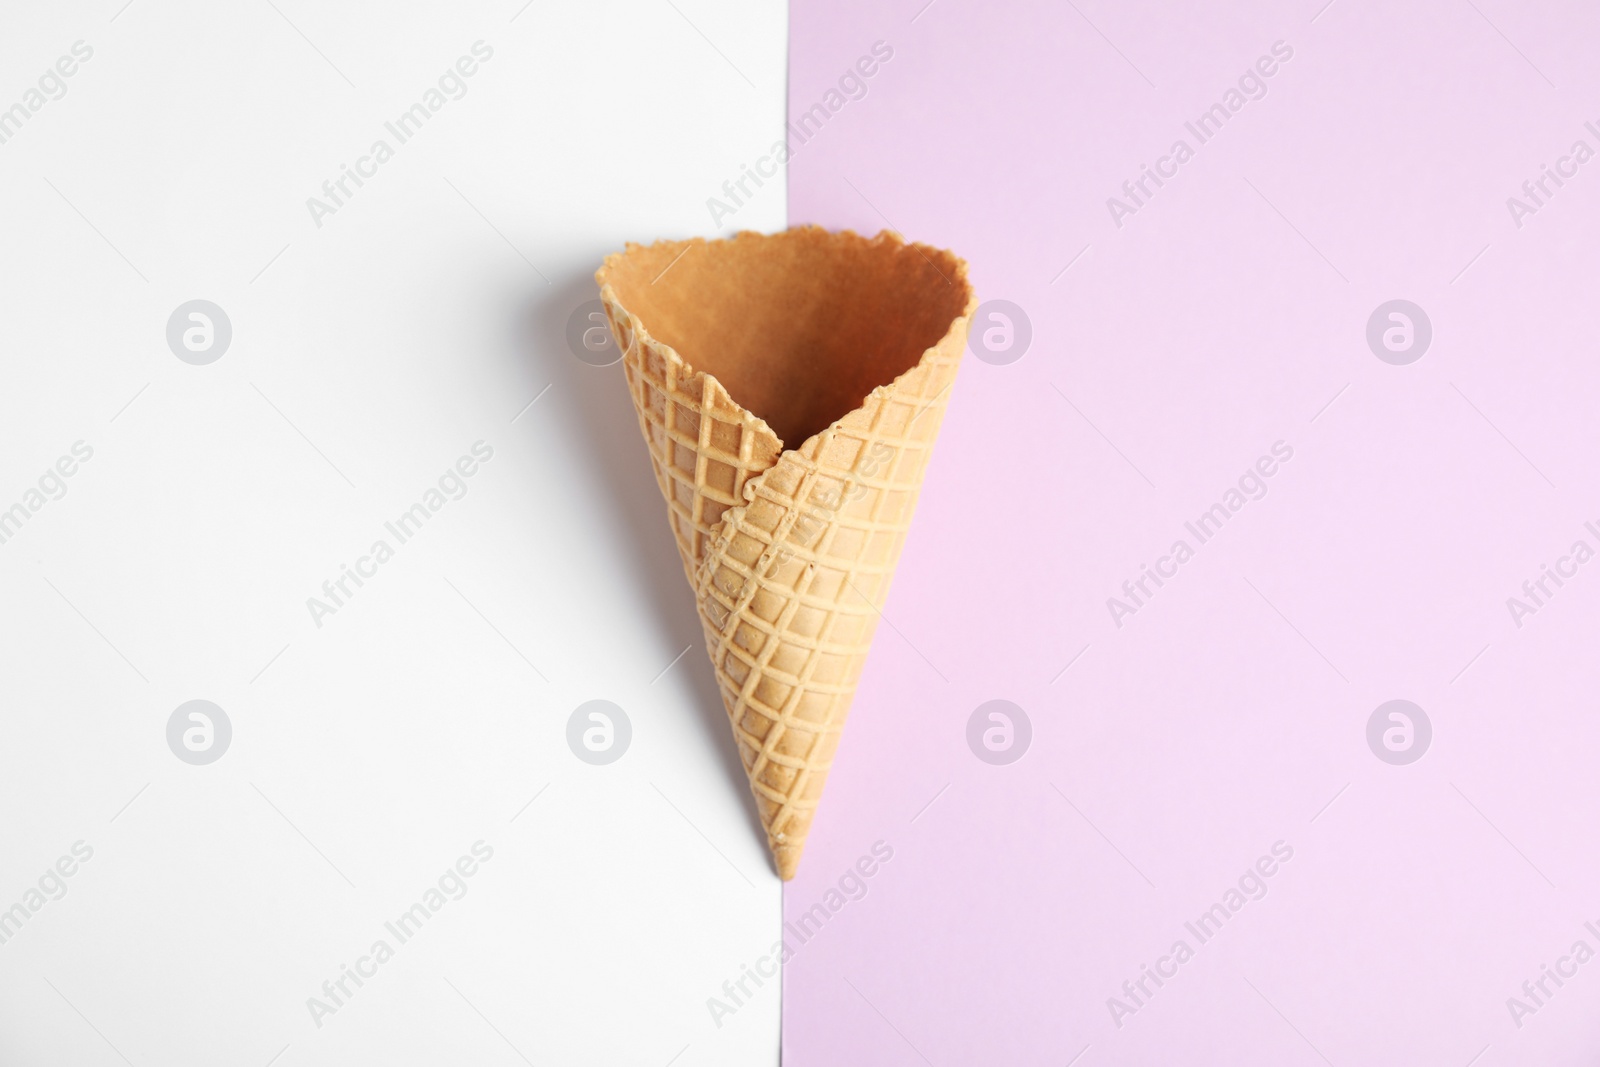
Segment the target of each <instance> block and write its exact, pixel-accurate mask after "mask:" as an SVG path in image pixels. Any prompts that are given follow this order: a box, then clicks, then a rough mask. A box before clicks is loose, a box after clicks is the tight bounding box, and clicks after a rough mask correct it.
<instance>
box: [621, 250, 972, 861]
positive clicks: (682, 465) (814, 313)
mask: <svg viewBox="0 0 1600 1067" xmlns="http://www.w3.org/2000/svg"><path fill="white" fill-rule="evenodd" d="M595 280H596V281H597V282H599V284H600V295H601V299H602V300H603V302H604V304H605V308H606V315H607V317H608V319H609V321H610V326H611V330H612V333H613V335H614V336H615V337H616V340H617V345H618V347H619V348H620V349H621V351H622V353H623V360H622V362H623V368H624V370H625V373H626V376H627V381H628V389H629V392H630V393H631V394H632V396H633V403H634V407H635V409H636V411H637V413H638V416H639V428H640V429H641V430H642V431H643V433H644V438H645V443H646V445H647V446H648V448H649V452H650V462H651V465H652V466H653V467H654V468H655V474H656V481H657V483H658V484H659V485H660V487H661V493H662V495H663V496H664V497H665V498H666V502H667V511H668V518H669V520H670V524H671V528H672V533H673V536H674V537H675V538H676V540H677V544H678V551H679V554H680V555H681V556H682V559H683V566H684V572H685V574H686V575H687V577H688V579H689V584H690V586H691V587H692V588H693V590H694V594H695V599H696V602H697V604H698V607H699V612H700V621H701V624H702V626H703V628H704V630H705V638H706V650H707V651H708V652H709V653H710V656H711V665H712V668H713V669H714V671H715V673H716V678H717V684H718V686H719V688H720V689H721V692H722V700H723V704H724V705H725V707H726V709H727V712H728V721H729V723H730V725H732V727H733V735H734V740H735V742H736V743H737V744H738V747H739V755H740V758H741V759H742V761H743V763H744V767H745V771H746V773H747V774H748V775H749V778H750V788H751V791H752V792H753V793H754V794H755V800H756V806H757V808H758V809H759V811H760V815H761V824H762V826H763V827H764V828H765V829H766V833H767V843H768V845H769V846H770V847H771V849H772V855H773V859H774V861H775V862H776V865H777V869H778V874H779V875H780V876H781V877H782V878H783V879H785V880H788V879H790V878H792V877H793V876H794V873H795V870H796V868H797V867H798V865H799V862H800V855H801V853H802V851H803V850H804V848H805V843H806V836H807V834H808V833H809V832H810V829H811V820H812V816H813V814H814V813H815V811H816V807H817V802H818V800H819V799H820V798H821V796H822V790H823V786H824V785H825V784H826V782H827V777H828V770H829V768H830V767H831V766H832V764H833V757H834V752H835V750H836V749H837V748H838V744H839V736H840V733H841V731H842V730H843V729H844V723H845V717H846V716H847V715H848V713H849V710H850V703H851V700H852V698H853V697H854V696H855V690H856V683H857V681H858V680H859V678H860V677H861V670H862V667H863V666H864V664H865V663H866V658H867V652H868V650H869V649H870V648H871V646H872V636H873V632H874V630H875V629H876V626H877V621H878V618H879V609H880V608H881V607H882V605H883V602H884V599H885V598H886V597H887V595H888V591H889V581H890V579H891V578H892V577H893V575H894V568H895V564H896V562H897V561H898V560H899V558H900V548H901V545H902V544H903V542H904V540H905V535H906V530H907V529H908V528H909V526H910V523H911V515H912V512H913V510H914V509H915V506H916V502H917V492H918V490H919V489H920V488H921V486H922V478H923V474H924V471H925V469H926V466H927V461H928V457H929V454H930V452H931V450H932V447H933V442H934V439H935V438H936V437H937V436H938V433H939V425H940V422H941V421H942V420H943V417H944V411H945V406H946V404H947V402H948V400H949V395H950V388H951V386H952V385H953V384H954V382H955V376H956V370H957V368H958V366H959V365H960V362H961V356H962V350H963V348H964V346H965V344H966V337H967V326H968V323H969V321H970V319H971V316H972V313H973V310H974V308H975V307H976V306H977V298H976V296H975V295H974V294H973V291H972V287H971V285H970V284H969V283H968V281H967V275H966V264H965V263H964V262H963V261H962V260H961V259H959V258H957V257H956V256H954V255H952V254H951V253H949V252H945V251H941V250H939V249H935V248H929V247H927V246H924V245H916V244H906V243H904V242H902V241H901V240H900V239H899V238H898V237H897V236H894V235H891V234H887V233H883V234H879V235H878V236H877V237H874V238H870V239H869V238H865V237H861V236H858V235H857V234H854V233H850V232H848V231H846V232H843V233H829V232H827V231H826V230H823V229H821V228H819V227H815V226H808V227H800V228H796V229H791V230H788V231H785V232H783V233H778V234H773V235H771V236H763V235H761V234H756V233H748V232H747V233H741V234H739V235H738V236H736V237H733V238H731V239H727V240H717V241H706V240H704V239H702V238H695V239H693V240H689V241H671V242H667V241H663V242H659V243H657V244H653V245H649V246H643V245H635V244H630V245H628V246H627V250H626V251H624V252H620V253H617V254H615V255H611V256H608V257H606V260H605V263H604V265H603V266H602V267H601V268H600V270H599V271H598V272H597V273H596V275H595Z"/></svg>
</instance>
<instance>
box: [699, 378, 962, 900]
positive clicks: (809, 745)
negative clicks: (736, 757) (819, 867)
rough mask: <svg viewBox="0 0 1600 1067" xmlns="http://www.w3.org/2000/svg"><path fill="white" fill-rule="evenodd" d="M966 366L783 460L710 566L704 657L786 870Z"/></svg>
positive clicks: (742, 510)
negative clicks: (951, 394)
mask: <svg viewBox="0 0 1600 1067" xmlns="http://www.w3.org/2000/svg"><path fill="white" fill-rule="evenodd" d="M956 365H957V364H956V362H955V361H953V360H948V359H930V360H927V361H925V362H924V363H923V364H921V365H920V366H919V367H918V368H916V369H915V370H913V371H912V372H911V373H910V374H909V375H908V376H907V377H906V378H903V379H902V380H901V381H900V382H899V383H898V387H897V388H896V389H895V390H893V391H890V392H888V395H883V396H876V397H873V398H872V399H869V401H868V402H867V404H866V405H864V406H863V408H861V409H859V410H858V411H856V412H854V413H852V415H851V416H849V417H848V418H847V419H846V420H845V424H843V425H839V426H836V427H834V428H832V429H830V430H828V431H826V432H824V433H823V434H822V435H820V436H819V437H817V438H815V439H813V440H812V441H811V442H808V444H807V446H806V447H805V448H804V449H802V450H801V451H799V452H793V451H791V452H785V453H784V454H783V455H782V457H781V458H780V459H779V461H778V463H777V465H776V466H775V467H774V468H773V469H772V470H770V471H769V472H768V473H766V474H765V475H764V476H762V477H760V478H758V479H756V480H755V481H754V482H753V485H752V488H751V490H750V495H751V500H750V502H749V503H748V504H747V505H745V506H742V507H736V508H732V509H730V510H729V511H728V512H727V513H726V515H725V518H724V520H723V524H722V527H721V529H720V530H719V531H718V534H717V539H716V541H715V542H714V544H713V545H712V548H711V551H710V552H708V553H707V555H706V556H705V559H704V561H703V563H702V566H701V569H700V573H699V576H698V581H697V583H696V592H697V595H698V598H699V603H700V609H701V620H702V622H703V624H704V627H705V631H706V646H707V650H708V651H709V652H710V654H711V659H712V665H713V666H714V667H715V668H716V674H717V680H718V683H719V685H720V686H721V689H722V695H723V702H724V704H725V706H726V707H727V710H728V717H729V720H730V722H731V724H732V726H733V729H734V734H735V737H736V738H737V740H738V743H739V751H740V755H741V757H742V758H743V760H744V764H745V770H746V772H747V773H748V774H749V777H750V785H751V789H752V791H753V792H754V793H755V797H756V803H757V805H758V807H759V808H760V813H761V821H762V825H764V826H765V827H766V828H767V834H768V837H769V841H770V844H771V845H772V848H773V851H774V853H775V855H777V857H778V861H779V866H780V869H781V868H782V867H783V866H784V865H785V864H786V862H797V861H798V858H799V850H800V847H801V846H803V843H804V841H805V837H806V834H807V832H808V831H809V829H810V826H811V820H812V816H813V814H814V812H815V810H816V807H817V802H818V801H819V799H820V798H821V795H822V789H823V786H824V784H825V783H826V781H827V775H828V771H829V769H830V768H831V767H832V765H833V757H834V753H835V752H836V750H837V749H838V744H839V736H840V734H841V732H842V731H843V729H844V723H845V719H846V717H847V715H848V713H849V710H850V704H851V701H852V699H853V698H854V696H855V690H856V684H857V682H858V681H859V680H860V677H861V671H862V668H863V667H864V666H865V663H866V657H867V652H868V650H869V649H870V647H871V644H872V638H873V634H874V631H875V630H876V626H877V621H878V618H879V617H880V615H879V609H878V605H879V604H881V603H882V601H883V600H884V598H885V596H886V595H887V593H888V587H889V582H890V579H891V578H892V577H893V574H894V568H895V565H896V563H897V562H898V561H899V557H900V549H901V546H902V545H903V543H904V541H905V534H906V531H907V528H908V527H909V524H910V520H911V514H912V511H913V509H914V507H915V503H916V496H917V491H918V489H919V488H920V486H921V483H922V476H923V471H924V468H925V466H926V462H927V458H928V456H929V454H930V452H931V449H932V444H933V441H934V439H935V437H936V436H937V435H938V431H939V424H940V421H941V420H942V418H943V413H944V402H945V398H946V396H947V395H948V391H949V385H950V383H951V382H953V380H954V376H955V369H956ZM790 852H792V853H793V855H792V857H791V856H790V855H788V853H790Z"/></svg>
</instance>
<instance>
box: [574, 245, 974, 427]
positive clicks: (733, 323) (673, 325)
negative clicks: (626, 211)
mask: <svg viewBox="0 0 1600 1067" xmlns="http://www.w3.org/2000/svg"><path fill="white" fill-rule="evenodd" d="M602 273H603V275H604V280H605V282H606V283H609V284H610V285H611V286H612V287H613V289H614V290H615V292H616V294H617V299H618V300H619V301H620V302H621V303H622V305H623V306H624V307H626V308H627V309H628V310H629V311H630V312H632V313H633V315H634V316H636V317H637V318H638V320H639V322H640V323H641V324H642V325H643V326H644V328H645V329H646V330H647V331H648V332H649V334H650V336H651V337H653V338H654V339H655V340H657V341H659V342H661V343H662V344H665V345H669V346H671V347H672V348H674V349H676V350H677V352H678V354H679V355H680V356H681V357H682V358H683V359H684V360H685V361H686V362H687V363H688V364H689V365H690V366H692V367H693V368H694V369H695V370H697V371H701V372H704V373H707V374H710V375H711V376H712V377H714V378H716V379H717V381H718V382H720V383H721V384H722V386H723V388H724V389H726V390H727V391H728V395H729V396H730V397H732V398H733V400H734V401H735V402H736V403H738V404H739V405H740V406H741V407H743V408H744V409H745V410H746V411H749V412H751V413H752V414H754V415H756V416H758V417H760V418H762V419H763V420H765V421H766V423H767V425H768V426H770V427H771V429H772V431H773V433H775V434H777V436H778V438H779V439H780V440H781V441H782V442H783V443H784V445H785V446H786V447H789V448H798V447H800V446H801V445H802V444H803V443H804V442H805V441H806V440H807V439H808V438H810V437H811V436H812V435H813V434H817V433H820V432H821V431H823V430H825V429H827V428H828V427H829V426H830V425H832V424H833V423H834V422H835V421H836V420H838V419H840V418H842V417H843V416H845V415H847V414H849V413H850V412H851V411H854V410H855V409H856V408H858V407H860V406H861V403H862V402H863V401H864V400H865V399H866V397H867V394H868V393H870V392H871V391H872V390H873V389H875V388H877V387H879V386H883V385H888V384H889V383H891V382H893V381H894V380H895V378H897V377H899V376H900V375H901V374H902V373H904V372H905V371H907V370H910V369H911V368H912V367H914V366H916V364H917V362H918V360H920V359H921V358H922V354H923V353H924V352H925V351H926V350H927V349H928V348H930V347H932V346H933V345H935V344H937V343H938V342H939V341H940V340H941V339H942V338H943V337H944V336H945V334H946V333H948V332H949V330H950V328H951V325H952V323H954V322H955V320H956V319H957V318H959V317H960V316H961V315H962V313H963V312H964V311H965V310H966V306H967V302H968V299H969V297H970V296H971V289H970V286H969V284H968V282H967V278H966V267H965V264H964V263H962V261H961V260H960V259H958V258H957V257H955V256H954V255H952V254H950V253H949V252H945V251H942V250H940V249H935V248H929V247H927V246H925V245H908V244H905V243H903V242H902V241H900V240H899V239H898V238H896V237H894V236H893V235H890V234H887V233H883V234H879V235H878V236H877V237H875V238H870V239H869V238H865V237H861V236H859V235H857V234H854V233H851V232H849V231H845V232H842V233H829V232H827V231H826V230H823V229H821V228H820V227H815V226H810V227H803V228H799V229H792V230H786V231H784V232H782V233H777V234H772V235H770V236H769V235H762V234H756V233H741V234H739V235H738V236H737V237H735V238H733V239H731V240H719V241H705V240H702V239H699V238H696V239H695V240H693V241H676V242H662V243H659V244H654V245H650V246H648V247H643V246H638V245H634V246H630V247H629V249H628V251H627V252H626V253H624V254H622V255H620V256H614V257H611V258H610V259H608V260H607V262H606V267H605V268H604V270H603V272H602Z"/></svg>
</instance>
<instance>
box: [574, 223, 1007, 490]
mask: <svg viewBox="0 0 1600 1067" xmlns="http://www.w3.org/2000/svg"><path fill="white" fill-rule="evenodd" d="M797 234H822V235H823V236H824V237H826V238H827V239H828V240H830V241H834V242H841V243H856V244H869V245H870V244H887V245H889V246H890V247H892V248H895V249H901V248H909V249H911V250H913V251H915V252H917V253H919V254H920V255H922V256H923V257H924V258H927V253H929V252H934V253H937V254H939V255H941V256H948V257H949V258H950V260H951V261H952V263H953V264H954V277H950V278H947V279H946V281H948V282H949V283H950V284H951V285H960V286H963V287H964V288H965V289H966V291H967V300H966V303H965V305H964V306H963V307H962V310H961V312H960V313H959V314H957V315H954V316H952V318H951V319H950V324H949V325H948V326H946V327H945V331H944V333H943V334H941V335H940V336H939V339H938V340H937V341H935V342H933V343H932V344H930V345H929V346H928V347H927V348H925V349H923V351H922V354H921V355H920V356H918V357H917V361H916V362H915V363H913V364H912V365H911V366H909V367H907V368H906V369H905V370H903V371H901V372H900V373H899V374H897V375H895V376H894V378H893V379H891V380H890V381H888V382H885V383H884V384H882V385H876V386H873V387H872V389H871V390H869V391H868V392H867V394H866V395H865V396H863V397H862V398H861V400H860V402H859V403H857V404H856V406H855V407H853V408H851V409H850V410H849V411H847V412H845V413H844V414H843V415H840V416H839V417H838V418H836V419H834V420H833V421H832V422H831V423H829V424H828V425H827V426H825V427H823V428H822V429H821V430H818V431H817V432H816V433H814V434H812V435H811V436H810V437H808V438H806V439H805V440H804V441H802V442H801V443H800V444H799V445H790V444H789V443H788V442H786V441H784V440H783V439H782V438H781V437H779V436H778V434H777V433H776V432H775V431H774V430H773V429H772V427H771V426H769V425H768V424H767V421H766V419H764V418H762V417H761V416H760V415H758V414H757V413H756V412H754V411H752V410H750V409H749V408H748V407H746V406H745V405H744V404H741V403H740V402H739V401H738V400H737V399H736V398H735V397H734V396H733V394H731V393H729V392H728V389H727V387H726V386H725V385H723V384H722V382H720V381H718V380H717V376H716V375H714V374H712V373H711V372H710V371H701V370H696V369H695V367H694V364H692V363H690V362H689V361H688V360H687V359H685V358H684V356H683V354H682V353H681V352H679V351H678V350H677V349H676V348H674V347H673V346H672V345H669V344H666V343H665V342H663V341H661V340H659V339H657V338H656V337H654V336H653V335H652V334H651V333H650V330H649V328H648V327H647V326H645V324H644V322H643V321H642V320H641V319H640V318H639V316H638V315H636V314H634V313H633V312H632V311H629V310H628V308H627V307H626V306H625V305H624V304H623V302H622V299H621V297H619V296H618V295H617V291H616V287H615V286H613V285H612V284H611V281H610V279H609V277H608V273H609V272H610V271H611V270H612V269H613V268H615V267H618V266H620V265H621V263H622V261H623V260H624V259H625V258H627V257H628V256H629V255H632V254H633V253H634V252H636V251H643V250H647V249H661V248H663V247H665V248H668V249H674V248H679V247H681V248H683V249H685V250H687V249H689V248H693V247H694V246H695V245H707V246H710V245H717V244H733V243H735V242H741V241H756V242H759V241H781V240H784V239H786V238H787V237H789V236H791V235H797ZM929 262H930V263H931V262H932V260H929ZM934 269H935V270H937V269H938V268H937V266H936V267H935V268H934ZM940 273H943V272H942V271H941V272H940ZM594 280H595V282H596V283H597V284H598V285H599V286H600V299H601V300H603V301H605V302H606V303H607V304H609V305H611V306H613V307H615V308H617V309H619V310H620V311H622V312H623V313H624V314H625V315H627V316H628V326H629V328H630V329H631V330H632V331H633V334H634V338H635V341H636V342H637V343H639V344H641V345H642V344H644V343H645V342H649V345H650V347H651V348H653V349H654V350H656V351H658V352H661V353H663V354H664V355H665V356H666V357H667V358H668V359H669V360H675V361H676V362H677V364H678V366H680V367H681V368H682V369H683V371H684V372H685V374H686V375H687V376H689V377H691V378H692V377H695V376H697V375H698V376H700V377H703V378H705V379H706V380H707V381H709V382H710V383H711V385H712V387H713V389H714V390H715V391H716V393H717V394H718V395H720V396H724V397H727V399H728V400H729V402H730V403H732V404H733V405H734V406H736V407H737V408H738V409H739V410H740V411H741V412H743V414H744V416H745V419H746V420H747V421H748V422H749V423H750V424H751V428H752V429H753V430H755V431H757V432H759V433H761V434H763V435H764V436H766V437H767V438H768V439H770V440H771V441H773V442H775V443H776V444H777V446H778V447H777V453H778V457H779V458H781V457H782V454H783V453H785V452H795V453H799V454H800V455H809V454H810V452H809V451H808V450H814V449H815V448H817V447H820V446H821V443H822V442H823V441H824V440H826V439H827V438H828V436H829V435H830V434H832V433H833V432H835V431H836V430H838V429H839V428H840V425H841V424H842V423H843V422H844V421H845V420H846V419H849V418H851V417H852V416H853V415H855V414H856V413H857V412H859V411H860V410H862V409H863V408H865V407H866V406H867V404H868V402H869V401H871V400H872V399H873V398H878V399H880V400H881V399H887V398H889V397H891V396H893V395H894V393H895V391H896V389H897V387H898V386H899V385H900V383H901V382H902V381H903V380H904V379H906V378H907V377H909V376H910V375H912V374H916V373H918V372H919V371H921V370H922V369H923V368H924V366H925V365H926V363H927V360H928V354H929V353H930V352H933V351H934V350H935V349H937V348H939V347H940V346H941V345H943V344H944V343H945V342H946V341H948V340H949V339H950V335H951V334H952V333H954V332H955V331H956V330H958V329H962V328H963V326H964V324H965V323H966V322H968V321H970V320H971V318H972V314H973V312H974V311H975V310H976V309H977V306H978V295H977V290H976V289H975V288H974V287H973V285H972V281H971V279H970V278H969V277H968V276H967V261H966V260H965V259H962V258H961V257H960V256H958V255H956V254H955V253H954V252H951V251H949V250H948V249H943V248H939V247H937V246H934V245H929V244H923V243H922V242H920V241H907V240H905V239H904V238H903V237H901V236H900V234H898V233H896V232H895V231H894V230H879V231H878V233H877V234H875V235H874V236H872V237H864V236H862V235H861V234H859V233H857V232H856V231H855V230H852V229H842V230H829V229H827V228H826V227H823V226H818V225H816V224H815V223H807V224H805V225H802V226H791V227H789V228H787V229H784V230H779V231H777V232H776V233H770V234H768V233H762V232H760V231H759V230H740V231H739V232H738V233H736V234H734V235H733V236H731V237H714V238H706V237H687V238H677V239H674V238H663V239H661V240H658V241H652V242H651V243H649V244H643V243H641V242H638V241H628V242H626V243H625V244H624V245H623V249H622V251H620V252H612V253H610V254H609V255H607V256H606V257H605V259H604V260H602V261H601V264H600V268H599V269H598V270H596V271H595V272H594ZM773 465H774V466H776V465H777V464H776V461H775V462H774V464H773Z"/></svg>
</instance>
